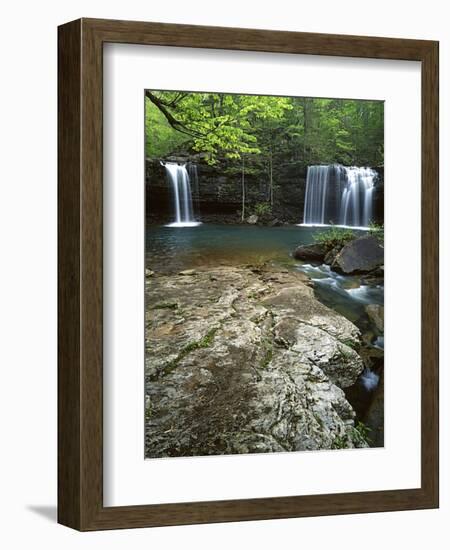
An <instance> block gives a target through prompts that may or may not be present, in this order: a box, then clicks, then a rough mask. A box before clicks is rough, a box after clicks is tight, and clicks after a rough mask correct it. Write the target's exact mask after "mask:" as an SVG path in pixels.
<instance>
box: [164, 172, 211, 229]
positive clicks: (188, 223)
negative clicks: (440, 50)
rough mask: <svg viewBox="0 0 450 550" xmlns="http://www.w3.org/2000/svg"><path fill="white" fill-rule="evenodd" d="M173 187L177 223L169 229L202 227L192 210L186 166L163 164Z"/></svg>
mask: <svg viewBox="0 0 450 550" xmlns="http://www.w3.org/2000/svg"><path fill="white" fill-rule="evenodd" d="M161 164H162V165H163V166H164V167H165V169H166V173H167V177H168V179H169V181H170V184H171V186H172V193H173V210H174V215H175V221H174V222H173V223H170V224H169V227H195V226H196V225H200V223H201V222H198V221H196V220H195V218H194V214H193V208H192V192H191V182H190V178H189V173H188V171H187V169H186V164H178V163H176V162H166V163H161Z"/></svg>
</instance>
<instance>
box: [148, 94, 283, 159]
mask: <svg viewBox="0 0 450 550" xmlns="http://www.w3.org/2000/svg"><path fill="white" fill-rule="evenodd" d="M146 97H147V106H148V109H147V118H146V120H147V121H148V123H149V124H148V127H147V129H148V132H147V145H148V147H147V153H149V154H150V156H158V148H159V149H161V145H160V144H158V143H157V142H158V140H161V139H163V140H166V141H167V145H165V146H164V149H168V148H170V147H171V145H172V143H171V142H170V140H172V139H173V137H172V135H173V131H175V132H177V133H179V134H181V135H183V136H184V137H185V138H186V137H187V138H188V139H189V140H190V142H191V147H192V149H193V150H194V151H197V152H201V153H203V154H204V157H205V160H206V161H207V162H208V163H210V164H215V163H216V162H217V156H218V155H221V156H224V157H226V158H228V159H240V158H241V156H242V154H259V153H261V150H260V148H259V146H258V139H257V136H256V132H255V127H256V126H257V125H258V124H260V123H261V122H262V121H268V120H280V119H282V117H283V115H284V112H285V111H286V110H288V109H291V108H292V105H291V102H290V100H289V99H288V98H284V97H271V96H249V95H228V94H212V93H179V92H150V91H148V92H147V94H146ZM153 107H156V108H158V109H159V110H160V113H161V114H162V116H163V117H164V118H165V121H166V123H165V126H164V130H165V132H166V133H165V134H164V133H163V132H162V128H161V126H160V127H159V135H157V134H156V133H155V134H152V126H151V124H152V118H154V117H153V115H152V113H153V112H154V108H153Z"/></svg>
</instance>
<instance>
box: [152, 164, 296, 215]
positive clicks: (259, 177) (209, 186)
mask: <svg viewBox="0 0 450 550" xmlns="http://www.w3.org/2000/svg"><path fill="white" fill-rule="evenodd" d="M174 160H179V161H180V162H183V161H185V160H187V159H184V158H183V157H180V158H179V159H174ZM196 167H197V173H198V185H195V186H193V189H192V192H193V200H194V210H195V216H196V218H197V219H198V220H200V221H203V222H217V223H237V222H239V219H240V216H239V214H238V212H239V211H240V209H241V207H242V205H241V200H242V188H241V173H240V171H239V170H235V171H234V172H232V171H230V170H229V168H228V170H227V169H226V167H225V165H220V164H219V165H218V166H208V165H207V164H205V163H201V162H199V163H196ZM305 177H306V174H305V170H304V169H301V167H299V166H298V165H297V164H296V163H295V162H294V163H290V164H288V165H287V166H285V167H283V168H282V169H280V170H279V171H278V172H277V174H276V177H275V179H274V181H275V185H276V189H275V191H274V206H273V211H272V215H273V217H274V218H279V219H281V220H282V221H284V222H290V223H300V221H301V219H302V217H303V205H304V195H305ZM245 181H246V208H247V211H246V214H247V215H249V214H251V213H253V208H254V206H255V205H256V204H258V203H265V202H267V201H268V192H269V191H268V177H267V174H266V173H265V172H264V170H262V169H258V170H255V169H249V171H248V172H247V173H246V175H245ZM280 183H282V185H279V184H280ZM146 212H147V217H148V218H150V220H153V221H155V222H158V223H167V222H170V221H172V220H171V215H172V214H173V212H172V197H171V189H170V187H169V185H168V182H167V180H166V175H165V170H164V167H163V166H161V164H160V162H159V161H156V160H150V159H149V160H147V163H146Z"/></svg>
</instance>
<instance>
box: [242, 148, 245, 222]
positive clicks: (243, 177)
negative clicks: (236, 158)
mask: <svg viewBox="0 0 450 550" xmlns="http://www.w3.org/2000/svg"><path fill="white" fill-rule="evenodd" d="M241 185H242V213H241V221H242V222H243V221H245V160H244V154H242V178H241Z"/></svg>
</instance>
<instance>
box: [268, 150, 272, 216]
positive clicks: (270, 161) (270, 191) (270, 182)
mask: <svg viewBox="0 0 450 550" xmlns="http://www.w3.org/2000/svg"><path fill="white" fill-rule="evenodd" d="M269 200H270V206H271V207H273V158H272V149H271V150H270V155H269Z"/></svg>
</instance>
